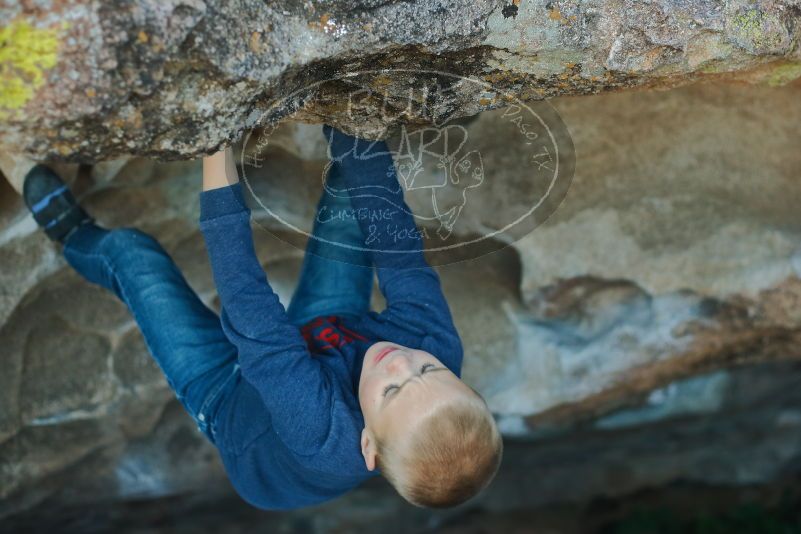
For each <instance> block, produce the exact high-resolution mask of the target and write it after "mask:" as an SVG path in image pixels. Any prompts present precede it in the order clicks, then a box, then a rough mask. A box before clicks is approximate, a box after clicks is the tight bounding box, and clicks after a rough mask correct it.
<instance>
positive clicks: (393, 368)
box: [387, 350, 412, 373]
mask: <svg viewBox="0 0 801 534" xmlns="http://www.w3.org/2000/svg"><path fill="white" fill-rule="evenodd" d="M390 357H391V358H390V360H389V361H388V362H387V369H388V370H389V371H390V372H391V373H402V372H406V371H409V369H411V367H412V363H411V362H410V361H409V358H408V357H407V355H406V353H404V352H402V351H399V350H398V351H395V353H394V354H391V355H390Z"/></svg>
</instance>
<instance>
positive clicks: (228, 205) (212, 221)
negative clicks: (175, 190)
mask: <svg viewBox="0 0 801 534" xmlns="http://www.w3.org/2000/svg"><path fill="white" fill-rule="evenodd" d="M226 163H227V165H226ZM233 163H234V162H233V158H232V157H231V155H230V154H229V155H228V158H227V161H226V157H225V155H224V153H223V152H220V153H218V154H216V155H214V156H211V157H208V158H205V159H204V161H203V189H204V191H203V193H201V197H200V228H201V230H202V232H203V236H204V238H205V240H206V247H207V249H208V254H209V259H210V260H211V268H212V272H213V274H214V282H215V284H216V286H217V291H218V293H219V295H220V301H221V303H222V313H221V321H222V326H223V329H224V331H225V334H226V336H227V337H228V339H229V340H230V341H231V343H233V344H234V345H235V346H236V347H237V349H238V352H239V365H240V368H241V370H242V376H243V377H244V378H245V380H247V381H248V382H249V383H250V384H251V385H252V386H253V387H254V388H256V389H257V390H258V391H259V393H260V395H261V398H262V399H263V400H264V403H265V405H266V407H267V409H268V411H269V412H270V415H271V419H272V424H273V428H274V430H275V431H276V432H277V433H278V435H279V436H280V437H281V438H282V439H283V441H284V442H285V443H286V445H287V446H288V447H289V448H290V449H292V450H294V451H295V452H297V453H300V454H310V453H313V452H315V450H316V449H317V448H319V447H320V446H321V445H322V444H323V443H324V442H325V439H326V437H327V434H328V429H329V427H330V424H331V421H330V419H331V417H330V416H331V411H332V410H331V405H332V402H333V400H332V396H331V384H330V381H329V376H328V374H327V373H326V372H325V371H324V369H323V367H322V366H321V365H320V364H319V362H318V361H317V360H315V359H313V358H312V357H311V356H310V355H309V352H308V349H307V347H306V343H305V341H304V340H303V338H302V337H301V335H300V332H299V331H298V328H297V327H296V326H294V325H292V324H291V323H290V322H289V320H288V318H287V315H286V312H285V310H284V307H283V306H282V305H281V303H280V302H279V301H278V297H277V295H276V294H275V293H274V292H273V290H272V289H271V288H270V285H269V283H268V281H267V276H266V275H265V273H264V270H263V269H262V267H261V265H260V264H259V261H258V259H257V258H256V252H255V250H254V247H253V236H252V234H251V228H250V210H249V209H248V208H247V207H246V205H245V201H244V197H243V195H242V190H241V185H240V184H239V183H238V181H239V180H238V178H237V176H236V169H235V167H234V166H233ZM226 166H227V169H226ZM226 170H227V172H226ZM229 184H230V185H229Z"/></svg>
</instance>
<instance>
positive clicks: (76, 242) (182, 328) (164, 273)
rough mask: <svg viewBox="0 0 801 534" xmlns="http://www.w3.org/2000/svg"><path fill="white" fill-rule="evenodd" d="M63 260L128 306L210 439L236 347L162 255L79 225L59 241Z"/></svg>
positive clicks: (128, 236) (134, 236)
mask: <svg viewBox="0 0 801 534" xmlns="http://www.w3.org/2000/svg"><path fill="white" fill-rule="evenodd" d="M64 257H65V258H66V259H67V262H68V263H69V264H70V265H71V266H72V267H74V268H75V270H76V271H78V273H79V274H81V275H82V276H83V277H84V278H86V279H87V280H89V281H90V282H94V283H95V284H99V285H101V286H103V287H105V288H106V289H109V290H110V291H113V292H114V293H115V294H116V295H117V296H118V297H119V298H120V299H121V300H122V301H123V302H124V303H125V304H126V305H127V306H128V309H129V310H130V311H131V314H132V315H133V316H134V319H136V322H137V324H138V325H139V328H140V330H141V331H142V334H143V335H144V338H145V343H146V345H147V348H148V350H149V351H150V354H151V355H152V356H153V358H154V359H155V360H156V362H157V363H158V365H159V367H161V369H162V371H163V372H164V375H165V376H166V378H167V382H168V383H169V384H170V387H172V389H173V391H175V394H176V396H177V397H178V400H179V401H181V403H182V404H183V405H184V407H185V408H186V410H187V411H188V412H189V414H190V415H191V416H192V417H193V418H194V419H195V421H196V422H197V424H198V427H199V428H200V430H201V431H202V432H203V433H204V434H206V435H207V436H208V437H209V439H212V436H211V430H210V428H209V422H210V421H211V420H212V419H213V415H214V414H213V411H214V409H215V407H216V406H217V405H218V402H219V400H220V399H219V397H220V396H221V393H222V392H223V387H224V386H226V385H230V384H233V383H234V382H235V380H233V377H234V376H235V374H236V373H237V372H238V364H237V353H236V348H235V347H234V346H233V345H232V344H231V343H230V342H229V341H228V339H227V338H226V337H225V334H224V332H223V330H222V325H221V324H220V319H219V318H218V317H217V315H216V314H215V313H214V312H213V311H211V310H210V309H209V308H208V307H206V305H204V304H203V303H202V302H201V301H200V299H199V298H198V296H197V295H196V294H195V292H194V291H193V290H192V289H191V288H190V287H189V285H188V284H187V282H186V280H185V279H184V277H183V275H182V274H181V272H180V271H179V270H178V267H177V266H176V265H175V263H174V262H173V261H172V259H171V258H170V257H169V256H168V255H167V253H166V252H165V251H164V249H162V248H161V246H160V245H159V244H158V242H157V241H156V240H155V239H153V238H152V237H150V236H149V235H147V234H144V233H142V232H140V231H138V230H135V229H118V230H105V229H102V228H99V227H98V226H96V225H94V224H84V225H82V226H80V227H79V228H78V229H76V230H75V232H74V233H73V234H72V235H71V236H70V237H69V239H68V240H67V242H66V243H65V245H64ZM212 441H213V439H212Z"/></svg>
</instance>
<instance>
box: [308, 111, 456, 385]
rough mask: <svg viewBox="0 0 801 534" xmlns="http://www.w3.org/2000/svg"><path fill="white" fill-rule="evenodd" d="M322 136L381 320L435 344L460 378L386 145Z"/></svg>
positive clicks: (441, 304) (434, 279) (442, 307)
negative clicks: (368, 261)
mask: <svg viewBox="0 0 801 534" xmlns="http://www.w3.org/2000/svg"><path fill="white" fill-rule="evenodd" d="M323 132H324V133H325V135H326V138H327V139H328V140H329V144H330V147H331V157H332V159H333V160H334V163H333V165H334V166H335V167H336V168H334V169H332V172H340V173H342V178H343V183H345V184H346V186H347V188H348V190H349V191H348V192H349V194H350V199H351V204H352V206H353V208H354V210H355V215H356V217H357V219H358V220H359V224H360V225H361V228H362V231H363V233H364V235H365V245H366V247H368V248H369V249H370V254H371V256H372V259H373V264H374V265H375V267H376V271H377V273H378V282H379V287H380V288H381V292H382V293H383V294H384V297H385V298H386V301H387V309H386V310H385V311H384V312H383V313H381V318H382V319H383V320H386V321H391V322H392V323H394V324H395V325H396V326H398V327H399V328H402V329H405V330H407V331H412V332H414V333H415V334H417V335H420V336H429V335H430V336H434V337H435V338H437V341H438V343H439V344H440V345H442V346H443V347H446V350H448V352H449V354H448V355H449V356H450V357H449V358H448V360H449V361H448V362H447V363H448V364H449V367H451V370H453V371H454V372H455V373H457V374H458V373H459V371H460V370H461V364H462V345H461V341H460V340H459V335H458V333H457V332H456V328H455V326H454V324H453V319H452V317H451V313H450V309H449V308H448V303H447V301H446V300H445V296H444V295H443V293H442V289H441V287H440V280H439V276H438V274H437V272H436V271H435V270H434V269H432V268H431V267H430V266H429V265H428V263H427V262H426V260H425V257H424V256H423V239H422V234H421V233H420V232H419V230H418V228H417V225H416V224H415V221H414V217H413V216H412V214H411V213H412V212H411V209H410V208H409V206H408V205H407V204H406V202H405V200H404V198H403V187H402V186H401V185H400V183H399V182H398V177H397V173H396V172H395V164H394V162H393V160H392V156H391V154H390V151H389V148H388V147H387V144H386V143H385V142H383V141H378V142H373V141H366V140H363V139H358V138H356V137H352V136H349V135H346V134H344V133H342V132H340V131H338V130H336V129H333V128H331V127H329V126H325V127H324V128H323ZM376 215H377V216H376ZM387 215H389V217H388V218H385V217H384V216H387ZM437 356H438V357H440V356H441V357H446V355H445V354H437Z"/></svg>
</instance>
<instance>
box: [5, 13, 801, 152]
mask: <svg viewBox="0 0 801 534" xmlns="http://www.w3.org/2000/svg"><path fill="white" fill-rule="evenodd" d="M0 20H2V21H3V26H2V28H0V43H2V44H0V59H2V61H1V62H0V63H1V64H2V67H0V69H2V75H3V76H2V81H1V82H0V119H1V120H2V122H0V145H3V146H5V147H6V148H7V150H9V151H10V152H12V153H23V152H24V153H26V154H28V155H30V156H32V157H33V158H35V159H60V160H65V161H71V162H87V163H88V162H96V161H104V160H109V159H112V158H115V157H120V156H127V155H138V156H150V157H156V158H161V159H188V158H194V157H197V156H200V155H202V154H206V153H209V152H211V151H214V150H216V149H218V148H220V147H221V146H223V145H226V144H230V143H231V142H232V141H234V140H236V139H238V138H239V137H241V135H242V134H243V132H245V131H248V130H250V129H252V128H253V127H254V126H257V125H261V126H265V125H268V124H273V123H275V122H276V121H278V120H279V119H280V118H281V117H284V116H286V115H288V114H292V113H295V112H297V111H298V108H299V107H302V110H301V111H300V112H299V113H298V119H302V120H305V121H307V122H312V123H320V122H328V123H331V124H335V125H338V126H340V127H341V128H343V129H346V130H348V131H353V130H354V129H356V128H360V129H361V130H362V133H365V131H368V130H369V132H372V133H371V135H373V136H376V137H383V136H384V135H385V130H386V129H392V128H393V127H396V126H397V125H398V124H412V123H418V124H430V123H437V122H441V121H442V120H444V119H446V118H458V117H467V116H471V115H475V114H476V113H478V112H479V111H482V110H487V109H495V108H499V107H504V106H506V105H508V104H509V103H510V101H511V100H513V99H520V100H523V101H529V100H532V99H542V98H548V97H553V96H563V95H568V96H569V95H587V94H595V93H599V92H606V91H613V90H618V89H623V88H631V87H650V88H660V87H661V88H664V87H672V86H676V85H680V84H684V83H687V82H690V81H693V80H697V79H701V78H727V79H738V80H747V81H752V82H762V83H765V84H770V85H777V84H783V83H786V82H788V81H790V80H793V79H795V78H797V77H799V76H801V56H799V50H798V46H797V43H798V40H799V33H800V32H801V25H800V24H799V20H801V7H799V4H798V2H797V1H796V0H760V1H758V2H752V1H746V0H733V1H729V2H725V3H718V2H708V1H701V0H695V1H690V2H667V1H660V2H639V1H634V0H592V1H588V2H577V1H575V0H553V1H545V0H509V1H508V2H506V1H490V0H478V1H476V0H415V1H404V2H396V1H384V0H375V1H374V0H326V1H324V2H300V1H294V0H293V1H286V2H280V3H275V2H271V3H264V2H262V1H260V0H244V1H241V2H223V1H217V0H213V1H206V2H203V1H200V0H169V1H166V2H165V1H156V0H136V1H133V2H131V1H122V0H111V1H107V2H102V3H97V2H88V1H78V2H52V3H51V2H47V3H46V5H40V4H30V3H25V2H22V3H20V2H9V1H4V2H2V3H0ZM354 85H357V86H358V87H359V88H360V90H362V91H363V96H364V98H363V99H362V101H361V105H360V107H359V109H358V110H357V112H355V113H354V109H353V108H352V106H351V105H350V103H349V99H348V98H346V97H345V95H346V94H347V93H348V91H350V90H352V89H353V87H354ZM364 91H366V92H364ZM300 102H302V103H303V105H302V106H301V105H300ZM368 125H369V128H367V126H368Z"/></svg>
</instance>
